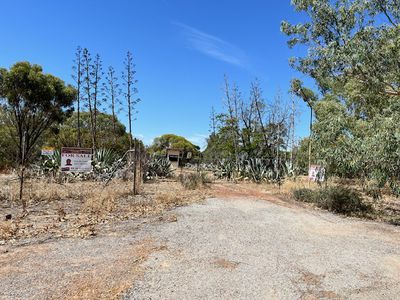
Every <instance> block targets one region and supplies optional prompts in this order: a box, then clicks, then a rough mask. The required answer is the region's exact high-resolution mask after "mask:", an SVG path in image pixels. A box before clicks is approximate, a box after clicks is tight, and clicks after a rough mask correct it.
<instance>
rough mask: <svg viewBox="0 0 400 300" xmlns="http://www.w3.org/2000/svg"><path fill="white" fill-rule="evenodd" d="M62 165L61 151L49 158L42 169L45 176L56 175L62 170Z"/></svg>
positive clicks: (56, 151) (55, 152)
mask: <svg viewBox="0 0 400 300" xmlns="http://www.w3.org/2000/svg"><path fill="white" fill-rule="evenodd" d="M60 165H61V153H60V151H59V150H55V151H54V153H53V155H50V156H47V157H46V159H45V160H44V161H43V163H42V165H41V166H40V169H41V170H42V171H43V173H45V174H55V173H57V171H58V170H59V169H60Z"/></svg>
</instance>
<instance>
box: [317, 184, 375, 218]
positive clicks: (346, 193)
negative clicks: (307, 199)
mask: <svg viewBox="0 0 400 300" xmlns="http://www.w3.org/2000/svg"><path fill="white" fill-rule="evenodd" d="M319 195H320V197H318V200H319V201H318V205H319V206H320V207H322V208H324V209H327V210H329V211H332V212H335V213H340V214H344V215H351V214H353V213H364V212H367V211H369V210H371V207H370V206H368V205H366V204H364V203H363V202H362V197H361V194H360V193H359V192H357V191H356V190H353V189H350V188H346V187H340V186H336V187H330V188H325V189H323V190H321V191H319Z"/></svg>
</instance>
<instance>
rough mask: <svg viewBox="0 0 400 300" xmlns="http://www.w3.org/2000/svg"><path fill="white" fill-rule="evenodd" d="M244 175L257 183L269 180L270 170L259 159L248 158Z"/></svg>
mask: <svg viewBox="0 0 400 300" xmlns="http://www.w3.org/2000/svg"><path fill="white" fill-rule="evenodd" d="M245 174H246V177H248V178H250V179H251V180H252V181H254V182H257V183H259V182H261V181H265V180H268V179H269V177H270V176H271V169H270V168H269V167H268V166H267V165H266V164H265V163H264V162H263V161H262V160H261V159H260V158H250V159H248V160H247V164H246V168H245Z"/></svg>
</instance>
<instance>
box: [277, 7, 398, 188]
mask: <svg viewBox="0 0 400 300" xmlns="http://www.w3.org/2000/svg"><path fill="white" fill-rule="evenodd" d="M292 4H293V5H294V7H295V9H296V10H297V11H298V12H300V13H302V14H303V15H304V14H305V15H307V16H308V21H306V22H303V23H300V24H290V23H289V22H286V21H284V22H282V26H281V29H282V31H283V32H284V33H285V34H287V35H288V37H289V41H288V44H289V46H290V47H294V46H296V45H305V46H306V47H307V52H306V55H305V56H302V57H296V58H293V59H291V61H290V62H291V65H292V66H293V67H294V68H296V69H297V70H299V71H300V72H302V73H304V74H306V75H309V76H310V77H311V78H313V79H314V80H315V83H316V85H317V86H318V88H319V92H320V94H321V100H320V101H317V102H316V103H315V104H314V105H313V109H314V110H315V113H316V123H315V124H314V126H313V140H314V142H315V143H317V144H318V147H320V148H318V152H319V153H318V156H319V158H320V159H321V160H322V161H324V162H325V163H326V164H327V165H328V166H329V167H330V170H331V171H333V172H334V173H336V174H338V175H343V176H357V177H361V178H365V179H374V180H376V181H377V182H378V184H379V185H380V186H382V185H383V184H384V183H386V182H388V183H389V184H390V185H391V186H392V188H393V191H397V190H398V189H399V188H398V186H399V182H400V166H399V161H400V153H399V151H398V149H397V148H398V147H396V145H398V143H399V142H400V129H399V127H398V126H396V123H395V120H398V119H399V115H400V105H399V102H400V77H399V76H398V74H400V26H399V25H400V3H399V1H397V0H375V1H372V0H335V1H328V0H313V1H310V0H295V1H292ZM327 120H330V121H329V122H327ZM383 149H384V150H383ZM378 155H380V156H379V157H378ZM382 166H385V168H383V167H382Z"/></svg>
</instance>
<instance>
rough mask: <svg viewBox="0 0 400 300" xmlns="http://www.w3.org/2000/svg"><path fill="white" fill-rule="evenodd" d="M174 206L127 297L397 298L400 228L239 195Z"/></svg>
mask: <svg viewBox="0 0 400 300" xmlns="http://www.w3.org/2000/svg"><path fill="white" fill-rule="evenodd" d="M176 213H178V214H179V215H178V222H176V223H168V224H164V225H161V226H156V227H154V228H152V230H151V232H149V235H150V236H152V237H153V238H154V239H155V240H157V241H159V243H162V244H164V245H166V247H167V249H168V250H167V251H163V252H158V253H155V254H154V255H152V256H151V257H150V259H149V260H147V261H146V262H145V263H144V264H143V268H144V270H145V272H144V276H143V277H142V278H141V280H139V281H137V282H136V283H135V287H134V288H133V289H132V290H131V291H130V293H129V294H128V295H127V296H126V298H127V299H321V298H322V299H344V298H346V299H347V298H353V299H368V298H369V299H399V297H400V247H399V246H400V228H395V227H391V226H388V225H384V224H377V223H373V222H364V221H360V220H354V219H346V218H342V217H340V216H336V215H332V214H330V213H326V212H319V211H311V210H306V209H301V208H290V207H284V206H281V205H276V204H274V203H271V202H268V201H254V200H240V199H236V200H219V199H212V200H209V201H207V202H206V203H205V204H204V205H193V206H190V207H185V208H181V209H179V210H178V211H177V212H176Z"/></svg>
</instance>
